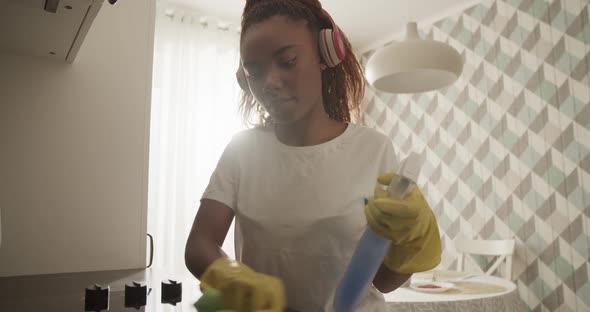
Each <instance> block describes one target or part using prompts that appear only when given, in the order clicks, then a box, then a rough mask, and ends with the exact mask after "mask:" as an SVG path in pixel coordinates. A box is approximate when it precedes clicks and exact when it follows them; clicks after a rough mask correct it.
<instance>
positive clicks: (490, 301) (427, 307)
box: [385, 275, 522, 312]
mask: <svg viewBox="0 0 590 312" xmlns="http://www.w3.org/2000/svg"><path fill="white" fill-rule="evenodd" d="M465 281H470V282H480V283H487V284H494V285H499V286H503V287H504V288H506V290H505V291H503V292H499V293H492V294H457V293H444V292H443V293H425V292H420V291H416V290H413V289H411V288H406V287H400V288H398V289H396V290H395V291H393V292H391V293H389V294H385V301H386V302H387V311H389V312H394V311H409V312H418V311H445V312H446V311H469V312H471V311H483V312H502V311H508V312H520V311H522V303H521V301H520V298H519V294H518V290H517V289H516V284H514V283H513V282H511V281H508V280H505V279H502V278H499V277H495V276H487V275H478V276H473V277H471V278H468V279H465ZM451 282H452V281H451Z"/></svg>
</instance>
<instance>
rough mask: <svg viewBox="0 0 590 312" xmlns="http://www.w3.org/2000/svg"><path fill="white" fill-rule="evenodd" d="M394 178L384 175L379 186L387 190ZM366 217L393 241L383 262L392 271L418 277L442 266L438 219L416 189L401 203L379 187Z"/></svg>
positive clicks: (383, 234) (376, 228)
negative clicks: (439, 265) (418, 273)
mask: <svg viewBox="0 0 590 312" xmlns="http://www.w3.org/2000/svg"><path fill="white" fill-rule="evenodd" d="M394 176H395V175H394V174H392V173H389V174H385V175H382V176H380V177H379V178H378V182H379V183H380V184H381V185H384V186H387V185H389V183H390V182H391V180H392V179H393V177H394ZM365 215H366V217H367V222H368V224H369V226H370V227H371V229H373V231H375V232H376V233H377V234H379V235H381V236H383V237H386V238H388V239H389V240H391V247H390V248H389V251H388V252H387V255H386V256H385V259H384V260H383V264H385V266H386V267H387V268H389V269H390V270H392V271H394V272H398V273H415V272H422V271H427V270H430V269H432V268H434V267H436V266H437V265H438V264H439V263H440V261H441V253H442V247H441V241H440V234H439V232H438V225H437V223H436V217H435V216H434V213H433V212H432V210H431V209H430V207H429V206H428V203H427V202H426V200H425V199H424V196H422V193H421V192H420V189H419V188H418V187H417V186H415V187H414V189H413V190H412V192H411V193H410V194H408V195H406V197H405V198H404V199H401V200H400V199H394V198H391V197H390V195H389V193H388V192H387V191H386V190H384V189H383V188H382V187H380V186H377V187H376V188H375V194H374V197H373V198H370V199H369V202H368V203H367V205H366V206H365Z"/></svg>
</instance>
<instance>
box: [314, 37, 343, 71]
mask: <svg viewBox="0 0 590 312" xmlns="http://www.w3.org/2000/svg"><path fill="white" fill-rule="evenodd" d="M319 41H320V42H319V44H320V53H321V54H322V58H323V59H324V62H326V65H328V66H329V67H336V66H337V65H338V64H340V62H342V60H344V57H345V56H346V52H345V51H346V50H345V49H344V45H343V42H342V40H341V37H340V34H339V32H338V31H333V30H332V29H323V30H321V31H320V36H319Z"/></svg>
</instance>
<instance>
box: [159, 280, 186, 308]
mask: <svg viewBox="0 0 590 312" xmlns="http://www.w3.org/2000/svg"><path fill="white" fill-rule="evenodd" d="M181 301H182V283H178V282H176V281H173V280H168V281H167V282H162V303H169V304H171V305H174V306H175V305H176V304H177V303H179V302H181Z"/></svg>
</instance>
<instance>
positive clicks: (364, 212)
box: [185, 0, 441, 312]
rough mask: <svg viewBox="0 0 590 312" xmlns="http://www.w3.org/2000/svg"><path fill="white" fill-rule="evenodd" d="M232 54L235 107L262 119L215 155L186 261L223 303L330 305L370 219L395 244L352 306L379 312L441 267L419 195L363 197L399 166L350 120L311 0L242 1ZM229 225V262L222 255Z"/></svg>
mask: <svg viewBox="0 0 590 312" xmlns="http://www.w3.org/2000/svg"><path fill="white" fill-rule="evenodd" d="M334 33H336V34H334ZM318 42H319V43H318ZM240 52H241V57H242V59H241V64H242V66H241V68H240V70H239V71H238V80H239V82H240V85H241V86H242V88H243V91H244V96H243V98H242V106H241V108H242V112H243V114H244V118H245V119H246V120H252V117H253V116H258V117H260V118H259V119H260V122H259V123H258V125H257V127H255V128H254V129H251V130H247V131H244V132H242V133H240V134H238V135H236V136H235V137H234V138H233V140H232V141H231V142H230V143H229V145H228V146H227V148H226V149H225V151H224V153H223V155H222V157H221V159H220V160H219V163H218V166H217V168H216V170H215V172H214V173H213V175H212V176H211V180H210V183H209V186H208V187H207V189H206V191H205V193H204V195H203V197H202V201H201V207H200V208H199V212H198V214H197V216H196V218H195V222H194V224H193V228H192V230H191V233H190V235H189V238H188V241H187V246H186V255H185V258H186V264H187V267H188V268H189V270H190V271H191V272H192V273H193V274H194V275H195V276H196V277H198V278H200V280H201V283H202V287H204V288H207V287H213V288H217V289H220V290H222V291H223V293H224V301H225V303H226V306H227V308H232V309H236V310H238V309H239V310H240V311H253V310H255V311H262V310H264V311H282V310H283V308H285V307H284V306H285V304H286V306H287V308H288V309H291V310H296V311H301V312H314V311H330V310H331V306H332V298H333V294H334V290H335V288H336V286H337V284H338V282H339V281H340V279H341V278H342V275H343V273H344V271H345V270H346V267H347V265H348V262H349V260H350V257H351V256H352V253H353V252H354V248H355V247H356V243H357V242H358V240H359V238H360V235H361V234H362V231H363V230H364V228H365V226H366V225H367V221H368V223H369V225H370V226H371V227H372V228H373V229H374V230H375V231H376V232H378V233H379V234H381V235H383V236H384V237H387V238H389V239H391V240H392V242H393V243H392V247H391V250H390V252H389V253H388V255H387V257H386V259H385V260H384V263H383V265H382V266H381V268H380V269H379V271H378V273H377V275H376V277H375V279H374V281H373V286H374V287H371V288H370V291H369V293H368V294H367V295H366V297H365V298H364V299H363V301H362V302H361V304H360V306H359V308H358V311H382V310H383V309H384V299H383V295H382V294H381V293H385V292H389V291H392V290H394V289H396V288H397V287H399V286H400V285H401V284H403V283H404V282H405V281H406V280H407V279H408V278H409V277H410V276H411V273H413V272H418V271H424V270H428V269H431V268H433V267H435V266H436V265H437V264H438V263H439V262H440V248H441V247H440V237H439V235H438V228H437V225H436V220H435V218H434V215H433V214H432V212H431V210H430V209H429V207H428V205H427V203H426V201H425V200H424V198H423V197H422V195H421V193H420V191H419V190H418V189H417V188H416V189H415V191H414V192H412V194H410V196H408V198H407V199H405V200H403V201H396V200H393V199H390V198H388V197H387V194H386V192H383V191H381V189H380V188H377V189H374V187H375V178H376V177H378V176H379V175H381V174H383V173H386V172H394V171H396V170H398V169H399V168H398V162H397V158H396V153H395V152H394V149H393V146H392V143H391V141H390V140H389V139H388V138H387V137H386V136H384V135H382V134H380V133H378V132H376V131H374V130H372V129H368V128H364V127H360V126H356V125H354V124H351V123H349V122H350V120H351V112H354V111H356V110H357V108H358V105H359V103H360V101H361V99H362V97H363V93H364V80H363V76H362V69H361V66H360V65H359V63H358V61H357V59H356V58H355V56H354V55H353V53H352V49H351V45H350V43H349V42H348V40H347V39H346V37H345V36H344V35H343V34H342V33H341V32H339V30H338V28H337V26H335V25H334V23H333V21H332V20H331V18H330V17H329V15H328V14H327V13H326V12H325V11H324V10H322V8H321V4H320V3H319V1H317V0H259V1H253V0H250V1H246V6H245V8H244V12H243V16H242V33H241V41H240ZM390 179H391V175H386V176H383V177H382V178H380V182H381V183H382V184H387V183H388V182H389V180H390ZM373 194H374V197H375V198H377V199H375V200H370V201H369V203H368V204H367V205H366V206H365V204H364V199H365V198H367V197H371V195H373ZM363 206H364V209H363ZM234 217H235V218H236V233H235V243H236V257H237V261H231V260H229V259H227V258H226V257H225V255H224V254H223V252H222V251H221V249H220V247H219V246H221V245H222V243H223V241H224V239H225V237H226V234H227V231H228V229H229V227H230V224H231V222H232V220H233V219H234ZM283 285H284V289H283Z"/></svg>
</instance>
